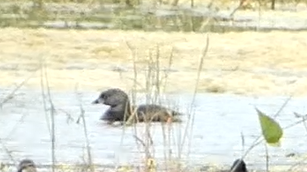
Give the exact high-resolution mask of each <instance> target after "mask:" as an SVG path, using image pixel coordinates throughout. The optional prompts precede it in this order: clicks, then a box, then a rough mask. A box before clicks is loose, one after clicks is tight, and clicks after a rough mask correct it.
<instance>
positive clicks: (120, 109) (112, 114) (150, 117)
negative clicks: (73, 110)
mask: <svg viewBox="0 0 307 172" xmlns="http://www.w3.org/2000/svg"><path fill="white" fill-rule="evenodd" d="M92 104H104V105H108V106H110V108H109V109H108V110H107V111H106V112H105V113H104V114H103V115H102V116H101V118H100V119H101V120H104V121H108V122H109V123H113V122H115V121H120V122H124V121H127V120H128V119H129V118H130V117H131V116H132V115H133V116H132V121H133V122H149V121H150V122H167V121H172V122H180V121H181V120H180V119H179V118H178V117H176V116H178V115H181V113H179V112H176V111H173V110H170V109H168V108H166V107H163V106H159V105H155V104H147V105H140V106H133V105H131V103H130V100H129V97H128V95H127V94H126V93H125V92H124V91H123V90H121V89H119V88H111V89H108V90H106V91H103V92H102V93H101V94H100V95H99V97H98V98H97V99H96V100H94V101H93V102H92Z"/></svg>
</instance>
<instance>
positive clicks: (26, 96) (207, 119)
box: [0, 88, 307, 168]
mask: <svg viewBox="0 0 307 172" xmlns="http://www.w3.org/2000/svg"><path fill="white" fill-rule="evenodd" d="M11 91H12V90H9V89H3V88H2V89H1V90H0V95H1V99H3V98H4V97H5V96H7V95H8V94H9V93H10V92H11ZM97 94H98V93H97V92H81V93H79V94H78V95H79V98H81V102H82V105H83V108H84V110H85V119H86V123H87V129H88V136H89V141H90V145H91V148H92V152H93V161H94V163H98V164H101V165H111V166H112V165H115V164H117V163H119V164H126V163H129V164H139V163H140V162H141V159H142V155H144V153H142V148H141V147H140V146H138V144H137V143H136V141H135V138H134V137H133V135H134V134H135V130H134V128H133V127H129V128H128V129H127V130H125V132H124V134H123V128H122V127H111V126H108V125H106V124H105V123H103V122H101V121H99V117H100V115H101V113H102V112H103V111H104V110H106V108H107V106H103V105H92V104H90V103H91V101H92V100H93V99H95V98H96V97H97V96H98V95H97ZM51 96H52V100H53V102H54V106H55V108H56V109H57V114H56V115H55V121H56V124H55V127H56V159H57V161H58V162H66V163H76V162H82V156H83V155H84V154H85V145H86V142H85V136H84V130H83V125H82V123H79V124H78V123H77V122H76V121H77V119H78V116H79V115H80V106H79V100H78V99H77V98H76V97H77V96H76V93H74V92H55V91H52V92H51ZM140 97H145V96H144V95H140ZM167 98H168V99H169V100H168V102H171V104H177V105H176V107H178V105H179V107H180V108H179V109H180V111H182V112H186V109H187V108H188V107H189V105H190V103H191V100H192V95H188V94H180V95H167ZM286 99H287V97H258V98H256V97H244V96H239V95H228V94H198V95H197V97H196V102H195V104H194V106H193V108H194V110H195V123H194V130H193V134H192V135H190V136H189V139H191V140H192V142H191V149H190V155H189V157H187V147H188V146H187V145H185V146H184V153H183V155H182V161H183V162H186V163H189V164H206V163H216V164H230V163H231V162H232V161H233V160H234V159H235V158H237V157H240V156H241V151H242V146H241V132H243V134H244V137H245V148H247V147H248V146H250V145H251V143H252V142H253V141H254V140H255V138H256V137H257V136H258V135H259V134H260V128H259V127H260V126H259V123H258V116H257V114H256V112H255V109H254V107H257V108H259V109H261V110H262V111H264V112H267V113H268V114H269V115H273V114H274V113H275V112H277V111H278V109H279V108H280V107H281V106H282V104H283V103H284V101H285V100H286ZM306 101H307V98H293V99H291V101H290V103H289V104H288V105H287V106H286V107H285V109H284V110H283V111H282V112H281V113H280V115H279V116H278V118H277V120H278V121H279V122H280V124H281V126H282V127H286V126H288V125H289V124H292V123H294V122H295V121H299V119H298V118H295V117H294V115H293V111H295V112H297V113H301V114H304V113H305V112H306V106H305V102H306ZM142 102H143V103H144V102H145V100H144V99H143V98H140V99H138V103H142ZM0 112H1V113H0V127H1V129H0V138H1V140H2V143H3V145H4V146H5V147H6V148H7V149H8V150H9V151H11V153H12V156H13V157H14V158H16V159H17V160H19V159H21V158H26V157H27V158H32V159H34V160H35V161H36V162H37V163H38V164H49V163H50V162H51V151H50V147H51V142H50V134H49V130H48V125H47V124H48V122H49V121H48V120H46V119H47V118H46V115H45V112H44V106H43V98H42V96H41V91H40V90H30V89H22V90H19V91H17V92H16V94H15V96H14V97H13V98H12V99H11V100H9V101H8V102H7V103H5V104H4V105H3V107H2V109H1V110H0ZM48 119H49V118H48ZM184 119H185V120H187V118H186V117H184ZM186 124H187V123H186V122H184V123H183V124H174V125H173V135H174V136H173V140H172V141H173V142H174V143H173V144H172V152H173V156H174V157H178V155H176V152H177V151H176V150H177V149H178V141H179V140H181V141H182V138H181V139H180V137H179V135H180V131H181V132H183V131H184V127H185V126H186ZM137 131H138V135H140V134H141V133H142V132H144V125H142V124H138V125H137ZM152 135H153V142H154V147H155V151H154V152H155V157H157V158H158V159H159V160H163V157H164V152H165V149H164V148H165V146H163V144H164V141H163V140H164V139H163V134H162V130H161V125H160V124H155V125H153V127H152ZM182 135H183V134H182ZM122 136H123V142H122V143H121V137H122ZM306 141H307V131H306V130H305V128H304V126H303V124H299V125H297V126H295V127H291V128H289V129H287V130H285V132H284V139H283V140H282V145H281V148H272V147H270V148H269V154H270V155H271V158H270V161H271V163H272V164H293V163H294V161H297V160H295V159H291V158H287V157H286V156H285V155H286V154H289V153H296V154H302V153H305V152H306V151H307V147H306V146H305V145H306V144H305V143H306ZM0 150H1V151H0V161H2V162H10V158H9V156H8V154H7V153H6V151H5V150H4V147H3V146H1V148H0ZM264 150H265V149H264V146H263V145H259V146H257V147H256V148H255V149H253V150H252V151H251V152H250V153H249V155H248V156H247V157H246V160H247V162H248V165H249V166H259V167H260V168H262V167H264V163H265V151H264Z"/></svg>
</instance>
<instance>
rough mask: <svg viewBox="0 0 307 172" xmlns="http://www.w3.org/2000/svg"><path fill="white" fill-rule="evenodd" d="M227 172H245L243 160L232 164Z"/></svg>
mask: <svg viewBox="0 0 307 172" xmlns="http://www.w3.org/2000/svg"><path fill="white" fill-rule="evenodd" d="M229 172H247V168H246V164H245V162H244V160H243V159H237V160H235V162H234V163H233V164H232V166H231V168H230V171H229Z"/></svg>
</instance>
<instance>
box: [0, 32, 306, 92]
mask: <svg viewBox="0 0 307 172" xmlns="http://www.w3.org/2000/svg"><path fill="white" fill-rule="evenodd" d="M209 38H210V45H209V51H208V54H207V56H206V57H205V60H204V67H203V70H202V73H201V79H200V85H199V90H200V91H203V92H204V91H207V92H219V93H225V92H227V93H235V94H244V95H291V94H294V95H295V96H301V95H306V94H307V89H306V88H307V77H306V76H307V59H306V54H305V52H306V48H307V32H281V31H278V32H275V31H274V32H267V33H257V32H242V33H225V34H215V33H210V34H209ZM127 43H128V44H129V45H130V47H132V49H129V46H128V45H127ZM205 45H206V34H196V33H165V32H136V31H135V32H134V31H125V32H124V31H105V30H100V31H99V30H87V31H80V30H65V31H64V30H47V29H36V30H32V29H15V28H5V29H1V30H0V46H1V49H0V51H1V56H0V61H1V63H0V70H1V72H0V78H1V81H0V82H1V86H2V87H14V85H16V84H19V83H20V82H22V80H24V79H26V78H27V77H29V76H30V75H32V74H33V72H34V70H35V69H37V68H39V66H40V64H41V59H42V58H45V59H46V63H47V68H48V78H49V82H50V86H51V88H52V89H56V90H72V89H75V86H76V84H78V85H79V89H82V90H101V89H105V88H109V87H121V88H124V89H131V87H132V83H133V78H134V70H133V64H136V67H137V71H138V72H137V74H138V78H137V81H138V83H139V86H138V89H139V90H143V89H144V87H145V80H146V79H145V78H146V72H145V70H143V69H144V68H145V67H146V66H147V65H148V61H149V59H150V58H149V57H150V56H151V57H153V58H156V54H157V47H159V61H160V66H159V68H160V69H168V66H169V60H170V56H172V65H171V71H173V72H169V73H168V80H167V84H166V87H165V91H166V92H192V91H193V89H194V87H195V86H194V85H195V82H196V77H197V69H198V66H199V65H198V64H199V59H200V56H201V54H202V51H203V49H204V47H205ZM132 52H134V54H135V56H133V53H132ZM118 69H122V70H120V71H122V72H119V70H118ZM164 74H165V72H163V71H162V72H161V73H160V75H161V76H163V75H164ZM25 86H26V87H31V88H40V72H39V70H38V71H37V72H36V73H35V74H34V75H33V76H32V77H31V79H30V80H29V81H28V82H27V83H26V85H25Z"/></svg>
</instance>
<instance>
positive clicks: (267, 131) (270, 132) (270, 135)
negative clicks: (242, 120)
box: [256, 108, 283, 146]
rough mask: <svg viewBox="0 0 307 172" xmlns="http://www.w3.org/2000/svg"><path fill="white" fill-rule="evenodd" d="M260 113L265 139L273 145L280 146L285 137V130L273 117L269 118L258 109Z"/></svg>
mask: <svg viewBox="0 0 307 172" xmlns="http://www.w3.org/2000/svg"><path fill="white" fill-rule="evenodd" d="M256 111H257V113H258V117H259V121H260V125H261V129H262V135H263V137H264V138H265V140H266V142H267V143H268V144H271V145H277V146H279V145H280V143H279V140H280V138H281V137H282V135H283V130H282V128H281V127H280V125H279V124H278V123H277V122H276V121H275V120H274V119H272V118H271V117H269V116H267V115H266V114H264V113H263V112H261V111H260V110H258V109H257V108H256Z"/></svg>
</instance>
